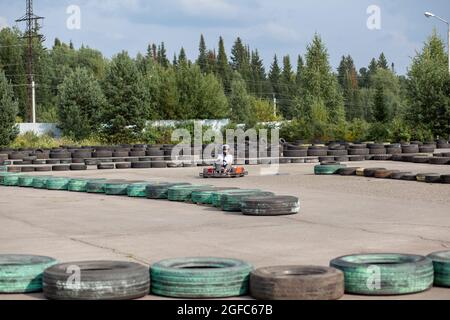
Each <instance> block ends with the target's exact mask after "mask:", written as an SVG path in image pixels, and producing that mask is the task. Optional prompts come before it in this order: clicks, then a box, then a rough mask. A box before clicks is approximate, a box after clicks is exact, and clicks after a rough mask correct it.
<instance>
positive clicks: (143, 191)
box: [127, 182, 152, 198]
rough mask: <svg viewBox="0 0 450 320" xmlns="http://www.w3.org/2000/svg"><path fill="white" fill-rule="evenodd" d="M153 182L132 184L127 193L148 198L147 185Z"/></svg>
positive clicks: (132, 196)
mask: <svg viewBox="0 0 450 320" xmlns="http://www.w3.org/2000/svg"><path fill="white" fill-rule="evenodd" d="M151 184H152V182H138V183H133V184H130V185H129V186H128V188H127V195H128V196H129V197H131V198H147V186H149V185H151Z"/></svg>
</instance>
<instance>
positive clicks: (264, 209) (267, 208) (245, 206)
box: [242, 196, 300, 216]
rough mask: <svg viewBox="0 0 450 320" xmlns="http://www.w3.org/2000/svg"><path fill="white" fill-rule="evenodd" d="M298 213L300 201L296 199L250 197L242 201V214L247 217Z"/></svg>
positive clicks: (286, 197)
mask: <svg viewBox="0 0 450 320" xmlns="http://www.w3.org/2000/svg"><path fill="white" fill-rule="evenodd" d="M299 211H300V201H299V199H298V198H296V197H290V196H274V197H251V198H246V199H245V200H244V201H242V213H243V214H244V215H247V216H283V215H292V214H298V213H299Z"/></svg>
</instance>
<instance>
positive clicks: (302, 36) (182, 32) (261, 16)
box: [0, 0, 450, 74]
mask: <svg viewBox="0 0 450 320" xmlns="http://www.w3.org/2000/svg"><path fill="white" fill-rule="evenodd" d="M25 2H26V1H25V0H15V1H11V0H0V28H2V27H4V26H14V25H16V23H15V20H16V19H17V18H19V17H21V16H22V15H23V14H24V13H25ZM74 5H75V6H77V7H78V8H79V9H80V19H79V22H80V24H79V27H80V28H79V29H77V28H75V29H74V28H73V26H76V24H73V23H71V24H70V23H69V26H71V28H68V24H67V23H68V20H69V22H73V21H74V20H73V19H71V18H72V17H73V15H72V14H73V12H74V11H70V12H69V13H68V8H69V9H71V8H70V6H74ZM370 6H376V7H377V8H379V13H380V14H379V19H378V17H377V15H374V11H370V12H369V13H368V8H369V7H370ZM425 11H431V12H434V13H435V14H437V15H440V16H442V17H443V18H445V19H447V20H450V1H448V0H378V1H374V0H320V1H318V0H316V1H313V0H164V1H160V0H122V1H121V0H78V1H76V0H34V12H35V14H37V15H39V16H44V17H45V20H44V23H43V29H42V33H43V34H44V35H45V36H46V39H47V40H46V41H47V43H46V44H47V45H48V46H51V45H52V44H53V41H54V38H55V37H58V38H59V39H61V40H62V41H65V42H69V41H70V40H72V41H73V43H74V45H75V46H76V47H79V46H81V45H82V44H84V45H87V46H89V47H91V48H95V49H98V50H100V51H102V52H103V54H105V55H106V56H108V57H111V56H113V55H114V54H116V53H118V52H120V51H122V50H127V51H128V52H129V53H130V54H131V55H136V54H137V53H138V52H145V51H146V48H147V45H148V44H149V43H151V42H152V43H153V42H155V43H160V42H162V41H164V42H165V45H166V48H167V51H168V55H169V58H170V59H172V57H173V54H174V53H175V52H179V49H180V48H181V47H184V48H185V50H186V53H187V55H188V57H189V58H190V59H192V60H195V59H196V57H197V55H198V43H199V38H200V34H203V35H204V36H205V39H206V43H207V46H208V47H209V48H217V43H218V39H219V36H223V38H224V40H225V45H226V49H227V51H228V52H229V51H230V50H231V46H232V44H233V42H234V41H235V39H236V38H237V37H238V36H239V37H241V38H242V39H243V41H244V42H245V43H247V44H248V45H249V46H250V48H252V49H254V48H257V49H258V50H259V52H260V55H261V57H262V58H263V59H264V63H265V64H266V66H269V65H270V64H271V62H272V60H273V56H274V55H275V54H277V55H278V56H280V57H281V56H284V55H287V54H289V55H290V56H291V59H292V61H293V64H294V65H295V62H296V60H297V56H298V54H304V53H305V52H306V47H307V45H308V43H309V42H310V41H311V39H312V37H313V36H314V33H316V32H317V33H319V34H320V35H321V37H322V38H323V40H324V42H325V44H326V46H327V48H328V52H329V55H330V61H331V64H332V66H333V67H334V68H336V67H337V66H338V64H339V61H340V59H341V57H342V56H343V55H348V54H350V55H351V56H352V57H353V59H354V60H355V64H356V66H357V68H360V67H364V66H367V65H368V63H369V62H370V60H371V59H372V58H373V57H378V56H379V54H380V53H381V52H382V51H383V52H384V53H385V55H386V56H387V58H388V60H389V61H390V62H394V63H395V68H396V71H397V72H398V73H399V74H405V73H406V72H407V68H408V66H409V65H410V62H411V58H412V57H413V56H414V55H415V53H416V52H417V51H418V50H420V49H421V47H422V46H423V43H424V41H426V39H427V37H428V36H429V35H430V34H431V33H432V31H433V28H436V29H437V31H438V33H439V34H440V35H441V36H442V37H443V38H444V39H446V38H447V27H446V25H445V24H444V23H442V22H439V21H438V20H437V19H427V18H425V16H424V14H423V13H424V12H425ZM373 18H375V19H376V20H373ZM368 20H370V21H371V22H375V24H371V25H372V26H376V27H377V28H375V29H373V28H371V29H369V28H368V26H367V22H368ZM18 26H19V27H20V28H22V29H23V28H24V25H20V24H19V25H18ZM378 27H379V28H378ZM0 45H1V44H0Z"/></svg>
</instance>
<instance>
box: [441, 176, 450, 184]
mask: <svg viewBox="0 0 450 320" xmlns="http://www.w3.org/2000/svg"><path fill="white" fill-rule="evenodd" d="M441 183H445V184H450V175H449V174H444V175H442V176H441Z"/></svg>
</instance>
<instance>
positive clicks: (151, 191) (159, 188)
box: [145, 182, 190, 199]
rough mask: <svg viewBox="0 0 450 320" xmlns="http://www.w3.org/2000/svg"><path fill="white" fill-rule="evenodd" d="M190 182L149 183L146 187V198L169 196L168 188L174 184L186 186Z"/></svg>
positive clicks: (164, 197)
mask: <svg viewBox="0 0 450 320" xmlns="http://www.w3.org/2000/svg"><path fill="white" fill-rule="evenodd" d="M188 185H190V183H185V182H176V183H169V182H164V183H159V184H154V185H149V186H147V188H146V190H145V191H146V193H147V198H148V199H167V198H168V197H169V189H170V188H172V187H175V186H188Z"/></svg>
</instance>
